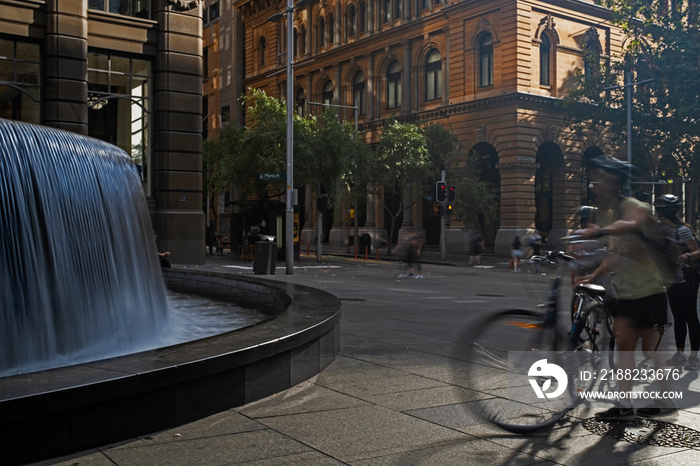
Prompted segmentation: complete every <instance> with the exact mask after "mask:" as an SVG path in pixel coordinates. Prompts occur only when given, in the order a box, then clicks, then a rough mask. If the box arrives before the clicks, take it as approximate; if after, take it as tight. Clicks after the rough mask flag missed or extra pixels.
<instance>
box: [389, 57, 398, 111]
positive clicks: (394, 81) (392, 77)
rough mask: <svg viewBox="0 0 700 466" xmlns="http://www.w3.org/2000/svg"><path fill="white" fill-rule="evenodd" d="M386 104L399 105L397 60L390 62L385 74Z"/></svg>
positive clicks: (394, 106) (392, 106)
mask: <svg viewBox="0 0 700 466" xmlns="http://www.w3.org/2000/svg"><path fill="white" fill-rule="evenodd" d="M386 106H387V108H398V107H400V106H401V68H400V67H399V62H397V61H393V62H391V65H389V71H388V72H387V75H386Z"/></svg>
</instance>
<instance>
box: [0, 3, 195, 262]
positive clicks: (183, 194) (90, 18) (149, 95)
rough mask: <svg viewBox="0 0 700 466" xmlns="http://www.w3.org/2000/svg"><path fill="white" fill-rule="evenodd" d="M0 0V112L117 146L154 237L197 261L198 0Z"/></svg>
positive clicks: (176, 254) (175, 256) (183, 258)
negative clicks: (130, 163) (139, 190)
mask: <svg viewBox="0 0 700 466" xmlns="http://www.w3.org/2000/svg"><path fill="white" fill-rule="evenodd" d="M0 11H1V12H2V15H0V117H2V118H8V119H14V120H20V121H25V122H30V123H36V124H42V125H47V126H53V127H56V128H61V129H65V130H69V131H74V132H76V133H80V134H84V135H89V136H94V137H96V138H99V139H103V140H106V141H108V142H110V143H113V144H115V145H117V146H119V147H120V148H122V149H123V150H124V151H126V152H127V153H128V154H129V155H131V157H132V158H133V159H134V161H135V163H136V164H137V165H138V166H139V168H140V170H141V173H142V179H143V187H144V191H145V193H146V196H147V199H148V200H149V203H150V209H151V212H152V218H153V225H154V228H155V229H156V230H157V231H158V239H159V242H160V244H159V248H160V249H161V250H168V251H170V252H171V254H172V256H171V257H172V260H173V262H176V263H202V262H204V253H205V250H204V212H203V211H202V202H203V198H202V168H201V166H202V162H201V152H202V122H201V120H202V18H201V6H200V2H199V1H198V0H0Z"/></svg>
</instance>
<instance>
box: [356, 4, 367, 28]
mask: <svg viewBox="0 0 700 466" xmlns="http://www.w3.org/2000/svg"><path fill="white" fill-rule="evenodd" d="M357 22H358V26H359V29H360V32H365V30H366V29H367V26H366V25H367V8H366V7H365V2H360V3H358V4H357Z"/></svg>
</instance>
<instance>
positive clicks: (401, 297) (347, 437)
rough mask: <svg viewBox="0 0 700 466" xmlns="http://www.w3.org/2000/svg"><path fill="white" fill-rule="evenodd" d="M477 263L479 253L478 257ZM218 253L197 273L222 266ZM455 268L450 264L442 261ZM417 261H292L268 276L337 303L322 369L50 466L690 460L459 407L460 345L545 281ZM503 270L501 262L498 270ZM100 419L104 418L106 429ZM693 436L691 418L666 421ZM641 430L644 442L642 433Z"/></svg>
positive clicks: (462, 389) (574, 424)
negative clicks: (334, 341) (413, 265)
mask: <svg viewBox="0 0 700 466" xmlns="http://www.w3.org/2000/svg"><path fill="white" fill-rule="evenodd" d="M484 262H485V263H488V262H489V258H485V259H484ZM229 263H230V260H229V259H227V258H225V257H224V258H221V259H215V260H211V261H210V262H209V264H208V265H207V266H206V267H209V268H211V269H216V270H228V271H229V272H230V273H239V274H250V273H252V272H251V271H250V270H248V269H245V268H235V269H234V268H225V266H226V265H228V264H229ZM453 263H459V260H455V261H453ZM493 263H494V265H495V266H494V268H493V269H477V268H467V267H455V266H450V265H441V264H439V263H438V262H437V261H436V262H433V263H426V264H424V270H425V272H426V278H425V279H423V280H416V279H413V280H408V279H403V280H397V279H396V278H394V274H395V271H396V266H395V264H391V263H384V262H380V263H365V262H362V261H354V260H350V259H347V258H327V259H325V258H324V261H323V262H322V263H320V264H318V263H316V262H315V261H312V260H307V259H303V260H302V261H301V265H304V268H299V269H295V273H294V275H284V274H279V273H278V274H277V275H273V276H267V277H265V278H267V279H270V280H278V281H290V282H294V283H302V284H307V285H310V286H314V287H317V288H321V289H323V290H326V291H329V292H331V293H333V294H335V295H336V296H338V297H339V298H340V299H341V300H342V302H343V317H342V320H341V328H340V332H341V350H340V354H339V355H338V356H337V357H336V359H335V361H334V362H333V363H332V364H331V365H330V366H329V367H328V368H327V369H325V370H324V371H323V372H321V373H320V374H318V375H317V376H314V377H312V378H311V379H309V380H307V381H305V382H302V383H301V384H299V385H297V386H295V387H293V388H290V389H289V390H286V391H283V392H281V393H278V394H275V395H272V396H270V397H268V398H265V399H262V400H259V401H257V402H255V403H251V404H249V405H245V406H241V407H238V408H235V409H232V410H229V411H226V412H223V413H219V414H217V415H214V416H211V417H208V418H206V419H202V420H200V421H197V422H194V423H191V424H188V425H184V426H181V427H179V428H177V429H172V430H169V431H166V432H160V433H155V434H153V435H151V436H148V437H146V438H141V439H137V440H134V441H131V442H124V443H122V444H119V445H113V446H106V447H104V448H101V449H99V450H93V451H90V452H84V453H83V454H79V455H73V456H72V457H70V458H59V459H56V460H54V461H52V462H47V464H61V465H65V466H68V465H96V466H102V465H107V464H109V465H111V466H114V465H117V466H125V465H136V466H140V465H144V466H150V465H159V464H168V465H190V464H198V465H200V464H202V465H229V464H251V465H296V464H298V465H336V464H349V465H359V466H370V465H378V466H384V465H400V466H403V465H429V466H433V465H472V464H473V465H483V464H489V465H501V464H503V465H506V464H507V465H511V464H514V465H535V464H547V465H548V464H557V465H562V464H565V465H595V466H602V465H608V464H614V465H622V464H641V465H657V464H658V465H661V464H664V465H667V464H673V465H674V466H681V465H684V464H697V463H698V461H699V460H700V451H699V449H698V448H695V449H691V448H688V447H659V446H651V445H646V444H640V443H630V442H627V441H622V440H617V439H612V438H607V437H604V436H602V435H598V434H595V433H592V432H591V431H589V430H587V429H586V428H584V427H583V420H584V419H587V418H590V417H591V416H592V415H593V411H592V410H586V409H583V408H582V409H579V410H577V411H575V412H574V413H573V414H574V416H572V417H569V418H567V419H566V420H565V421H563V422H562V423H560V424H558V425H557V426H555V427H554V428H551V429H548V430H543V431H541V432H536V433H533V434H531V435H514V434H511V433H508V432H505V431H503V430H500V429H499V428H497V427H495V426H494V425H491V424H488V423H485V422H484V421H483V420H482V419H480V418H478V417H477V416H475V415H474V414H473V412H472V411H471V410H470V403H472V402H473V400H475V399H478V398H481V397H483V396H484V395H483V394H479V393H476V392H474V391H472V390H470V388H469V387H470V381H469V380H468V378H467V376H466V367H467V363H466V362H464V360H463V359H464V358H463V354H464V352H463V349H464V348H463V347H462V346H461V344H460V340H461V339H462V338H463V337H464V335H465V334H468V333H469V332H470V331H471V329H470V323H472V322H473V321H474V319H477V318H478V317H479V316H482V315H483V314H484V313H488V312H492V311H495V310H500V309H506V308H513V307H525V308H532V307H534V306H535V305H536V304H537V302H538V301H539V300H540V299H541V295H537V294H536V293H533V292H532V291H533V290H536V289H538V287H539V289H540V290H541V289H544V287H546V284H547V280H548V279H549V278H551V277H547V276H545V277H541V276H537V277H534V276H531V277H528V280H523V278H524V276H523V275H524V274H515V273H512V272H509V271H508V270H507V269H505V266H504V265H503V266H499V263H498V261H496V260H493ZM504 264H505V262H504ZM106 422H108V420H106ZM671 422H674V423H677V424H680V425H683V426H686V427H689V428H692V429H695V430H696V431H700V409H698V408H697V407H694V408H691V409H686V410H682V411H680V413H679V415H678V417H677V418H676V419H675V420H673V421H671ZM637 433H638V434H641V435H648V433H644V432H642V431H640V430H638V431H637Z"/></svg>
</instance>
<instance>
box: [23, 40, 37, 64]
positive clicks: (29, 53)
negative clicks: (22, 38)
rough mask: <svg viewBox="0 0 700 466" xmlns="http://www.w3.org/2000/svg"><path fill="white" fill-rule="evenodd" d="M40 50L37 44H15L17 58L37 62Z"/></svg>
mask: <svg viewBox="0 0 700 466" xmlns="http://www.w3.org/2000/svg"><path fill="white" fill-rule="evenodd" d="M39 55H40V49H39V46H38V45H37V44H29V43H27V42H18V43H17V58H21V59H22V60H29V61H34V62H38V61H39V58H40V56H39Z"/></svg>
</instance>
